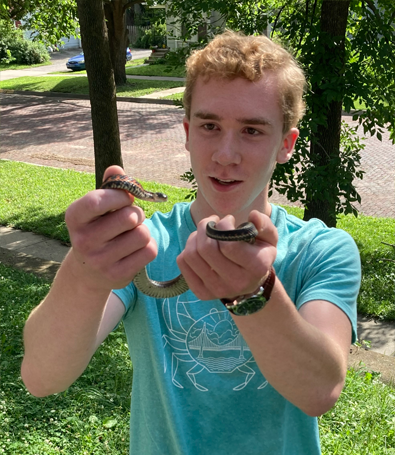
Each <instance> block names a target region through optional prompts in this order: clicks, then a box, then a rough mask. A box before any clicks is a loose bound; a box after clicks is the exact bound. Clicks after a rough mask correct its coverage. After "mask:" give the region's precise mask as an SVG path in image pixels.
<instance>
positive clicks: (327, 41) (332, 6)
mask: <svg viewBox="0 0 395 455" xmlns="http://www.w3.org/2000/svg"><path fill="white" fill-rule="evenodd" d="M349 4H350V0H323V3H322V9H321V33H320V39H319V42H318V48H319V52H318V53H317V54H318V55H320V56H321V58H320V59H319V61H317V71H321V72H322V71H323V70H324V72H325V68H336V69H335V70H334V71H335V72H334V73H329V74H328V73H327V80H325V77H324V78H321V80H320V81H319V82H318V83H315V84H313V85H312V92H313V93H314V97H315V98H316V99H317V103H316V104H314V106H313V115H316V116H323V118H325V120H326V122H323V123H324V124H320V125H319V126H318V128H317V131H316V132H314V133H312V137H311V143H310V157H311V161H312V162H313V163H314V167H315V169H316V170H317V172H316V174H315V175H316V178H317V179H319V185H313V187H314V188H317V187H319V188H320V191H315V192H314V193H308V194H306V199H307V202H306V207H305V211H304V217H303V219H304V220H306V221H307V220H309V219H311V218H319V219H321V220H322V221H324V223H326V224H327V226H330V227H335V226H336V200H337V193H338V191H337V188H334V187H333V186H334V183H333V182H334V179H331V178H330V177H331V175H333V173H335V172H336V166H337V165H338V164H337V163H339V156H340V132H341V114H342V98H343V96H342V97H341V99H337V100H334V101H332V102H330V103H328V104H327V105H326V106H324V107H323V106H322V104H321V102H320V100H322V99H325V93H324V92H325V88H323V86H324V85H325V84H326V83H327V82H329V83H330V81H331V79H332V80H333V77H334V76H335V77H336V76H339V77H340V76H341V75H342V73H343V71H344V65H345V34H346V26H347V18H348V9H349ZM334 44H335V45H334ZM329 60H330V61H331V64H330V65H329V64H327V62H328V61H329ZM334 61H335V62H336V63H335V65H334V64H333V62H334ZM323 94H324V96H323ZM323 109H324V111H323ZM318 170H322V171H321V172H319V171H318Z"/></svg>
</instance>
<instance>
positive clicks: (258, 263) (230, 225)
mask: <svg viewBox="0 0 395 455" xmlns="http://www.w3.org/2000/svg"><path fill="white" fill-rule="evenodd" d="M249 221H251V222H253V224H254V225H256V227H257V229H258V236H257V239H256V242H255V244H249V243H247V242H243V241H240V242H226V241H220V242H218V245H219V249H220V252H221V254H222V256H223V258H226V260H228V261H229V262H228V263H227V265H224V264H223V263H221V261H220V260H219V259H216V258H215V257H214V259H215V262H212V261H211V259H208V258H207V262H208V263H209V264H210V266H211V267H212V268H213V269H214V270H215V271H216V272H217V273H218V274H219V275H220V276H221V277H222V278H223V279H226V275H225V274H224V272H225V271H226V272H225V273H226V274H227V275H228V276H229V277H233V280H237V281H238V284H239V285H240V286H241V287H242V288H244V286H247V282H249V281H251V282H255V281H256V280H259V279H260V278H261V277H262V276H264V275H265V274H266V273H267V272H268V270H269V268H270V266H271V265H272V264H273V262H274V260H275V258H276V253H277V251H276V247H275V245H276V244H277V238H278V236H277V230H276V228H275V227H274V225H273V224H272V222H271V220H270V218H269V217H267V216H266V215H264V214H262V213H260V212H258V211H254V212H252V213H251V216H250V217H249ZM217 229H219V230H231V229H235V220H234V218H233V216H226V217H224V218H223V219H222V220H220V221H219V222H218V223H217ZM245 272H248V273H247V274H246V273H245ZM248 275H249V276H248ZM233 280H232V281H233Z"/></svg>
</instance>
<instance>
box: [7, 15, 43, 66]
mask: <svg viewBox="0 0 395 455" xmlns="http://www.w3.org/2000/svg"><path fill="white" fill-rule="evenodd" d="M47 61H49V54H48V52H47V50H46V48H45V46H44V45H42V44H39V43H35V42H32V41H29V40H26V39H25V38H24V36H23V32H22V30H21V29H16V28H14V27H13V26H12V25H10V21H6V20H0V63H3V64H4V63H6V64H9V63H13V62H14V63H16V64H26V65H32V64H37V63H44V62H47Z"/></svg>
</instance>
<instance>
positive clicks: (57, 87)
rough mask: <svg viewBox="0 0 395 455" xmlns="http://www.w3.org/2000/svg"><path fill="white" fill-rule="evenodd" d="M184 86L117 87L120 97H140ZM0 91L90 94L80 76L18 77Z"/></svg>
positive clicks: (162, 83)
mask: <svg viewBox="0 0 395 455" xmlns="http://www.w3.org/2000/svg"><path fill="white" fill-rule="evenodd" d="M182 85H183V82H182V81H180V82H173V81H144V80H128V81H127V83H126V84H125V85H123V86H121V87H117V94H118V95H119V96H130V97H139V96H143V95H148V94H150V93H154V92H158V91H161V90H166V89H169V88H174V87H181V86H182ZM0 89H7V90H19V91H24V90H30V91H36V92H60V93H74V94H82V95H88V94H89V87H88V79H87V78H86V77H78V76H77V77H72V76H59V77H57V76H43V77H18V78H16V79H9V80H6V81H1V82H0Z"/></svg>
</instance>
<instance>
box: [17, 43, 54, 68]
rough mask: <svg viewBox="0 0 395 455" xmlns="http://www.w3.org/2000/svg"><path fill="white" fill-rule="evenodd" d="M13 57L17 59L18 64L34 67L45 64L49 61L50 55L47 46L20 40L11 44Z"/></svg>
mask: <svg viewBox="0 0 395 455" xmlns="http://www.w3.org/2000/svg"><path fill="white" fill-rule="evenodd" d="M9 50H10V51H11V55H12V57H13V58H15V59H16V63H19V64H25V65H33V64H35V63H44V62H47V61H48V60H49V54H48V51H47V49H46V48H45V46H44V45H43V44H41V43H36V42H34V41H28V40H25V39H18V40H15V41H12V42H11V43H10V44H9Z"/></svg>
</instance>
